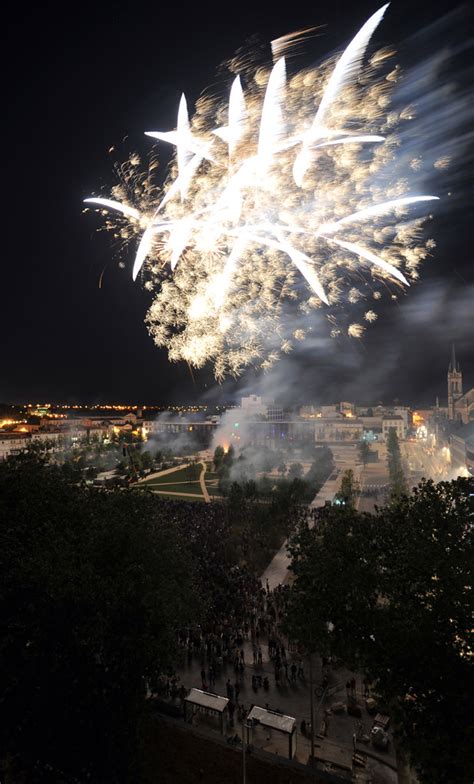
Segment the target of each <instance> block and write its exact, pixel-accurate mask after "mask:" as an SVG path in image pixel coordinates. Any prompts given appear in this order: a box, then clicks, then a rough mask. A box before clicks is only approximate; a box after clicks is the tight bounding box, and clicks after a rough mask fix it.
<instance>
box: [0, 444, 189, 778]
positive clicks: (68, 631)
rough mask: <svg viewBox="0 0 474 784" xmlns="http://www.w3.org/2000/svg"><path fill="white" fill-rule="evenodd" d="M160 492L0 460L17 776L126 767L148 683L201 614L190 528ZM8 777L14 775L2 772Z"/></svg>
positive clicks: (24, 459)
mask: <svg viewBox="0 0 474 784" xmlns="http://www.w3.org/2000/svg"><path fill="white" fill-rule="evenodd" d="M162 508H165V507H162V506H161V505H160V504H159V503H157V502H156V499H155V498H154V497H153V496H151V494H150V495H148V494H145V493H144V494H138V493H136V492H133V491H128V492H127V491H123V490H122V491H117V492H110V491H107V492H104V491H101V490H96V489H92V488H89V487H85V486H77V485H71V484H70V483H69V481H67V479H65V478H64V473H63V471H62V470H61V468H60V467H58V466H48V465H47V464H46V463H45V461H44V460H41V459H38V458H37V457H34V456H30V455H22V456H20V457H19V458H17V459H15V460H8V461H5V462H4V463H2V464H0V618H1V627H0V628H1V637H0V668H1V672H2V678H1V681H0V705H1V712H2V717H1V718H2V720H1V722H0V768H1V766H2V764H3V766H4V768H5V766H6V765H7V764H8V770H7V771H6V774H5V775H6V777H7V776H9V777H10V780H11V781H18V780H26V781H31V782H33V783H34V784H36V782H59V781H60V782H61V783H63V782H64V783H65V784H69V782H77V781H78V780H79V781H86V780H92V781H100V782H107V783H108V782H114V784H116V783H118V782H122V781H128V780H130V779H129V773H130V771H131V770H136V765H137V758H136V757H137V747H138V738H139V730H140V726H141V718H142V716H143V715H144V712H145V709H146V704H147V703H146V692H147V684H153V682H154V681H155V680H156V678H157V677H158V675H159V674H160V672H162V671H164V670H166V669H167V668H168V667H170V666H173V664H174V661H175V656H176V632H177V629H178V628H180V627H181V626H182V625H184V624H187V623H189V622H190V620H191V619H192V618H193V617H195V612H194V611H195V610H196V598H195V597H196V593H197V592H196V590H195V587H194V580H193V564H192V561H191V558H190V556H189V554H188V549H187V543H186V541H185V540H184V539H183V538H182V537H181V536H179V534H178V531H177V530H176V528H175V526H174V525H173V524H172V523H171V521H169V520H168V519H167V518H166V516H165V515H164V514H163V512H162V511H161V509H162ZM7 780H8V778H7Z"/></svg>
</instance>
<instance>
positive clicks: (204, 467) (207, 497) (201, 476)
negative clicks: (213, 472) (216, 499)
mask: <svg viewBox="0 0 474 784" xmlns="http://www.w3.org/2000/svg"><path fill="white" fill-rule="evenodd" d="M201 465H202V471H201V473H200V474H199V483H200V485H201V490H202V494H203V496H204V500H205V502H206V504H209V503H210V501H211V497H210V495H209V493H208V492H207V487H206V483H205V481H204V477H205V475H206V471H207V465H206V463H205V462H204V460H201Z"/></svg>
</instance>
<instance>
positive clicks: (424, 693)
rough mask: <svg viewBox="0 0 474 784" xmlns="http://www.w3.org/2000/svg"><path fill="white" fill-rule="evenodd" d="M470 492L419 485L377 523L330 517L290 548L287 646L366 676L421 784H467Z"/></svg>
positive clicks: (361, 517)
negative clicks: (294, 644)
mask: <svg viewBox="0 0 474 784" xmlns="http://www.w3.org/2000/svg"><path fill="white" fill-rule="evenodd" d="M470 490H471V484H470V480H466V479H457V480H456V481H453V482H443V483H440V484H438V485H435V484H433V483H432V482H431V481H429V482H428V481H423V482H422V483H421V484H420V485H419V487H418V488H416V489H415V491H414V493H413V495H412V496H410V497H406V496H403V497H401V498H399V499H398V500H397V501H392V503H391V504H390V505H389V506H387V507H385V508H384V509H378V510H376V513H375V514H374V515H367V514H358V513H357V512H355V511H354V510H352V509H341V510H337V509H331V510H328V511H327V514H326V516H325V518H324V520H323V522H321V524H320V525H319V526H318V527H317V528H316V529H313V530H308V529H307V528H304V529H303V530H300V532H299V533H298V534H297V535H296V536H295V537H294V539H293V542H292V553H293V557H294V560H293V567H292V568H293V571H294V573H295V583H294V586H293V589H292V597H291V605H290V609H289V613H288V619H287V623H288V626H289V630H290V632H291V633H292V636H293V637H294V638H296V639H298V640H300V641H301V642H302V643H304V644H305V645H306V648H307V649H308V650H310V651H318V652H320V653H322V654H328V653H332V654H335V655H336V656H339V657H340V658H341V659H342V660H343V661H345V662H346V663H347V664H349V665H350V666H351V667H353V668H360V669H364V670H365V671H366V672H367V673H368V675H369V677H370V678H371V679H372V680H373V681H374V685H375V688H376V690H377V692H378V693H379V694H380V696H381V699H382V700H383V701H384V702H385V704H386V705H387V706H388V708H389V710H390V712H391V714H392V716H393V717H394V722H395V724H396V726H397V728H398V733H399V736H400V741H401V742H402V743H403V744H404V746H405V748H406V749H407V751H408V753H409V755H410V758H411V760H412V764H413V765H414V767H415V768H416V769H417V771H418V774H419V778H420V781H421V782H423V783H425V782H426V784H448V783H451V782H454V781H456V783H457V784H471V782H472V780H473V778H474V751H473V748H474V747H473V745H472V737H474V719H473V713H472V694H473V691H474V677H473V668H472V657H473V632H472V611H473V602H472V585H473V579H474V575H473V565H474V557H473V556H474V553H473V549H474V548H473V544H474V542H473V530H474V527H473V522H474V516H473V512H472V508H471V504H472V499H471V498H470V495H469V493H470Z"/></svg>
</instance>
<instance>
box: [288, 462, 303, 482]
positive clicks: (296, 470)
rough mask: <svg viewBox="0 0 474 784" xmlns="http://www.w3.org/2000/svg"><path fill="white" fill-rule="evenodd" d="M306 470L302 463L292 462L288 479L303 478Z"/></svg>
mask: <svg viewBox="0 0 474 784" xmlns="http://www.w3.org/2000/svg"><path fill="white" fill-rule="evenodd" d="M303 475H304V470H303V466H302V465H301V463H292V464H291V465H290V467H289V469H288V479H303Z"/></svg>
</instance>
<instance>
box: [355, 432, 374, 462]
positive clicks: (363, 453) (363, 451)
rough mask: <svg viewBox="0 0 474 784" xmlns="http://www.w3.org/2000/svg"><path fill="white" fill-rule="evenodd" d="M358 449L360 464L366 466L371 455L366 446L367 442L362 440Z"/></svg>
mask: <svg viewBox="0 0 474 784" xmlns="http://www.w3.org/2000/svg"><path fill="white" fill-rule="evenodd" d="M358 448H359V457H360V459H361V462H362V463H363V464H364V465H367V463H368V462H369V455H370V454H371V451H370V446H369V445H368V443H367V441H366V440H365V439H364V438H362V439H361V440H360V441H359V446H358Z"/></svg>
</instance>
